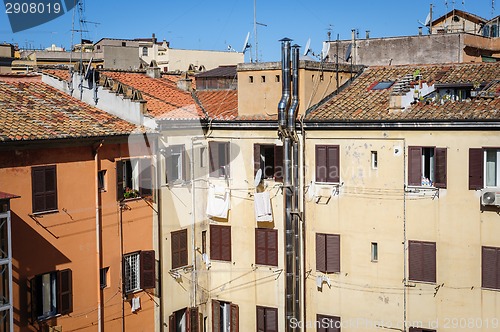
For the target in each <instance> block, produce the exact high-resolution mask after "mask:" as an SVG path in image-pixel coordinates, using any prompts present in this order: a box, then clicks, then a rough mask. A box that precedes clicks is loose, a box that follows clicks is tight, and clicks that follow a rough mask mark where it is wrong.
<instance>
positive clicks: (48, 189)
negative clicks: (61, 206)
mask: <svg viewBox="0 0 500 332" xmlns="http://www.w3.org/2000/svg"><path fill="white" fill-rule="evenodd" d="M45 209H46V211H51V210H57V174H56V167H55V166H47V167H45Z"/></svg>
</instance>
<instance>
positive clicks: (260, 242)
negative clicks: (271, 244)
mask: <svg viewBox="0 0 500 332" xmlns="http://www.w3.org/2000/svg"><path fill="white" fill-rule="evenodd" d="M266 235H267V234H266V230H265V229H263V228H256V229H255V264H262V265H266V262H267V250H266Z"/></svg>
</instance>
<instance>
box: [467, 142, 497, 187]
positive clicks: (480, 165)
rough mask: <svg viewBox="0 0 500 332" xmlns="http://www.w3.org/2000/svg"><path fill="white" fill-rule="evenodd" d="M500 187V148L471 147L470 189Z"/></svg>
mask: <svg viewBox="0 0 500 332" xmlns="http://www.w3.org/2000/svg"><path fill="white" fill-rule="evenodd" d="M498 187H500V149H491V148H486V149H482V148H478V149H469V189H470V190H478V189H482V188H498Z"/></svg>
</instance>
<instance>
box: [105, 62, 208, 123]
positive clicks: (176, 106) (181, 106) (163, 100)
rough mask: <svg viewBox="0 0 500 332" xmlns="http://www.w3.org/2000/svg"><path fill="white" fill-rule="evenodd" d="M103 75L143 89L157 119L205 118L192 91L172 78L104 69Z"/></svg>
mask: <svg viewBox="0 0 500 332" xmlns="http://www.w3.org/2000/svg"><path fill="white" fill-rule="evenodd" d="M101 75H104V76H107V77H110V78H112V79H114V80H116V81H119V82H120V83H122V84H125V85H128V86H130V87H132V88H134V89H136V90H139V91H141V94H142V98H143V99H144V100H145V101H146V102H147V103H146V107H147V111H148V113H149V114H151V115H152V116H154V117H155V118H157V119H174V120H192V119H199V118H205V114H204V113H203V110H202V109H201V107H200V106H199V105H198V104H197V103H196V101H195V100H194V99H193V96H192V94H191V93H190V92H187V91H183V90H181V89H179V88H178V87H177V85H176V83H175V82H174V81H173V80H170V79H163V78H151V77H149V76H147V75H145V74H141V73H129V72H119V71H103V72H101Z"/></svg>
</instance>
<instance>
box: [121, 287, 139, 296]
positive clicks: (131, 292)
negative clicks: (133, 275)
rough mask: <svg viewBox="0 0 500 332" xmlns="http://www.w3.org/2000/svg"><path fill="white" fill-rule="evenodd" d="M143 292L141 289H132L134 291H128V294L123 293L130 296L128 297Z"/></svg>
mask: <svg viewBox="0 0 500 332" xmlns="http://www.w3.org/2000/svg"><path fill="white" fill-rule="evenodd" d="M142 291H143V290H142V289H141V288H139V289H134V290H131V291H128V292H125V296H130V295H133V294H135V293H139V292H142Z"/></svg>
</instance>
